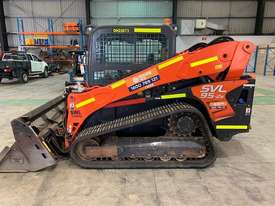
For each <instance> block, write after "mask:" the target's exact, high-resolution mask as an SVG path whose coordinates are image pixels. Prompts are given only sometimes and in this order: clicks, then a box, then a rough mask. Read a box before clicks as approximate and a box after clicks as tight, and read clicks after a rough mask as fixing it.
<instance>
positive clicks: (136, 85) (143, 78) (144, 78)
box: [127, 69, 160, 92]
mask: <svg viewBox="0 0 275 206" xmlns="http://www.w3.org/2000/svg"><path fill="white" fill-rule="evenodd" d="M159 80H160V76H159V74H158V72H157V70H156V69H152V70H149V71H146V72H144V73H141V74H139V75H138V76H135V77H133V78H132V79H130V80H129V81H128V82H127V86H128V90H129V91H130V92H132V91H135V90H137V89H140V88H142V87H145V88H146V89H147V88H150V87H153V86H154V82H157V81H159Z"/></svg>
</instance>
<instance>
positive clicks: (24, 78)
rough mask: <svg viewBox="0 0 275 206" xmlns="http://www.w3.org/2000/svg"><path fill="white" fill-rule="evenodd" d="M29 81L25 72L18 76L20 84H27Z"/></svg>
mask: <svg viewBox="0 0 275 206" xmlns="http://www.w3.org/2000/svg"><path fill="white" fill-rule="evenodd" d="M28 81H29V76H28V74H27V73H26V72H22V73H21V76H20V82H21V83H27V82H28Z"/></svg>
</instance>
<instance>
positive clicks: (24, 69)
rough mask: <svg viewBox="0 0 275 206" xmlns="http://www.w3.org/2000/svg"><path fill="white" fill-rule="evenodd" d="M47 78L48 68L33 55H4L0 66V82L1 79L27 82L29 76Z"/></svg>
mask: <svg viewBox="0 0 275 206" xmlns="http://www.w3.org/2000/svg"><path fill="white" fill-rule="evenodd" d="M34 75H40V76H42V77H45V78H47V77H48V76H49V66H48V64H47V63H46V62H44V61H43V60H41V59H39V58H38V57H37V56H36V55H34V54H29V53H21V52H16V53H11V52H7V53H4V55H3V57H2V63H1V64H0V81H1V80H2V78H8V79H13V78H17V79H19V80H20V82H22V83H26V82H28V80H29V76H34Z"/></svg>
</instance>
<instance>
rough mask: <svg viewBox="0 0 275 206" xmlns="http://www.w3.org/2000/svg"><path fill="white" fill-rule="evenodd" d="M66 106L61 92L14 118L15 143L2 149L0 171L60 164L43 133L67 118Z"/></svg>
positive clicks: (14, 170)
mask: <svg viewBox="0 0 275 206" xmlns="http://www.w3.org/2000/svg"><path fill="white" fill-rule="evenodd" d="M62 104H63V106H62ZM63 109H64V97H63V96H60V97H57V98H55V99H53V100H51V101H49V102H48V103H46V104H44V105H42V106H40V107H38V108H37V109H35V110H33V111H31V112H29V113H27V114H25V115H23V116H21V117H19V118H17V119H15V120H13V121H12V122H11V126H12V129H13V134H14V138H15V143H14V144H13V145H12V146H11V147H5V148H4V150H3V151H2V152H1V153H0V172H35V171H39V170H42V169H44V168H48V167H51V166H54V165H56V159H55V155H54V153H52V151H51V150H50V148H49V147H48V146H47V144H46V142H45V141H44V138H43V134H45V133H46V130H47V129H48V128H54V127H56V126H57V125H58V124H59V123H60V121H62V120H63V114H64V110H63ZM53 110H54V111H53Z"/></svg>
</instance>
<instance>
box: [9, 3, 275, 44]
mask: <svg viewBox="0 0 275 206" xmlns="http://www.w3.org/2000/svg"><path fill="white" fill-rule="evenodd" d="M4 7H5V15H6V24H7V31H8V32H9V34H10V35H9V37H8V39H9V45H10V46H17V45H18V38H17V36H16V35H15V33H16V30H17V29H16V17H21V18H22V19H23V21H24V27H25V31H46V30H47V27H48V23H47V18H48V17H50V18H52V19H53V20H54V22H55V24H54V30H55V31H62V30H63V23H64V22H66V21H76V20H78V19H79V18H81V19H83V21H84V23H85V0H4ZM256 11H257V1H256V0H178V6H177V13H178V20H179V21H180V20H181V19H199V18H207V19H208V20H209V21H211V22H213V23H217V24H221V25H224V26H225V27H226V29H227V30H228V33H229V34H253V33H254V28H255V17H256ZM274 11H275V1H274V0H272V1H271V0H269V1H267V3H266V9H265V20H264V28H263V32H264V33H266V34H270V33H272V32H275V12H274ZM91 15H92V23H94V24H96V25H114V24H118V25H125V24H161V23H162V22H163V18H166V17H171V16H172V0H92V1H91ZM200 34H202V33H200ZM71 38H72V37H67V36H66V37H61V36H60V37H55V40H56V43H68V41H69V40H70V39H71Z"/></svg>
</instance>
